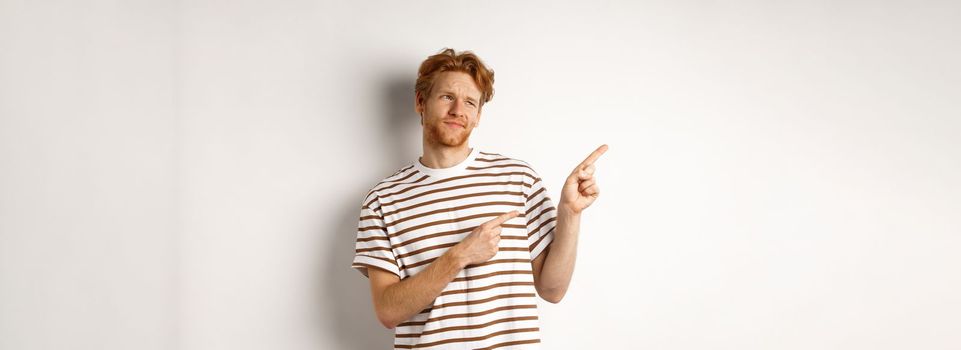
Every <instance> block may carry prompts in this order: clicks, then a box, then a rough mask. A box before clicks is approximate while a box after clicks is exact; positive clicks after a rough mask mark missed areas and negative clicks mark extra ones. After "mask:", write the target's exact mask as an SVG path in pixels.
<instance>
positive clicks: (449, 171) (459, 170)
mask: <svg viewBox="0 0 961 350" xmlns="http://www.w3.org/2000/svg"><path fill="white" fill-rule="evenodd" d="M479 154H480V151H479V150H478V148H477V147H473V148H471V152H470V154H468V155H467V158H464V160H462V161H461V162H460V163H457V164H456V165H454V166H451V167H449V168H440V169H434V168H428V167H427V166H426V165H424V164H421V163H420V158H418V159H415V160H414V168H415V169H417V171H420V172H422V173H424V174H427V175H429V176H430V177H436V178H447V177H451V176H457V175H461V174H463V173H465V172H467V167H468V166H469V165H471V164H473V163H474V159H475V158H477V156H478V155H479Z"/></svg>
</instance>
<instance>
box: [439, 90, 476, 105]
mask: <svg viewBox="0 0 961 350" xmlns="http://www.w3.org/2000/svg"><path fill="white" fill-rule="evenodd" d="M440 93H442V94H448V95H457V94H455V93H454V92H453V91H450V90H444V91H441V92H440ZM467 100H468V101H471V102H477V99H476V98H473V97H470V96H467Z"/></svg>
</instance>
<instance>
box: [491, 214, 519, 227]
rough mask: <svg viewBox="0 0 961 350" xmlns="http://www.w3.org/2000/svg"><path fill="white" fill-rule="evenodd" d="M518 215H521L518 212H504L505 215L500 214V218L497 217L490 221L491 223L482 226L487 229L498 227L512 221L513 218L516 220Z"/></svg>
mask: <svg viewBox="0 0 961 350" xmlns="http://www.w3.org/2000/svg"><path fill="white" fill-rule="evenodd" d="M518 215H521V213H520V212H519V211H517V210H511V211H509V212H506V213H504V214H501V216H498V217H496V218H494V219H492V220H491V221H488V222H485V223H484V225H487V226H488V227H496V226H500V225H501V224H503V223H504V222H505V221H507V220H510V219H513V218H516V217H517V216H518Z"/></svg>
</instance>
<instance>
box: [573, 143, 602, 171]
mask: <svg viewBox="0 0 961 350" xmlns="http://www.w3.org/2000/svg"><path fill="white" fill-rule="evenodd" d="M604 152H607V144H603V145H601V147H598V148H597V149H596V150H594V152H592V153H591V155H589V156H587V159H584V161H583V162H581V165H579V166H578V167H577V168H578V169H584V167H586V166H588V165H591V164H594V161H595V160H597V158H600V157H601V155H602V154H604Z"/></svg>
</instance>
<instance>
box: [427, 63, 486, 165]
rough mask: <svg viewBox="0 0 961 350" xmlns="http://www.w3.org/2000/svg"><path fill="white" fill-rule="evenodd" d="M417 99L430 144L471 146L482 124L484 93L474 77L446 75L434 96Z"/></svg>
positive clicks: (455, 74)
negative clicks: (468, 142) (481, 101)
mask: <svg viewBox="0 0 961 350" xmlns="http://www.w3.org/2000/svg"><path fill="white" fill-rule="evenodd" d="M420 97H421V96H417V103H416V110H417V112H418V113H423V118H421V125H423V126H424V136H425V138H426V141H427V142H429V143H431V144H434V145H444V146H448V147H457V146H460V145H463V144H464V143H465V142H467V139H468V138H469V137H470V133H471V131H473V130H474V128H475V127H477V125H478V123H479V122H480V98H481V92H480V89H478V88H477V84H475V83H474V79H473V78H471V76H470V75H468V74H467V73H463V72H444V73H441V74H440V75H438V77H437V80H435V81H434V87H433V89H432V90H431V92H430V96H425V97H423V98H420Z"/></svg>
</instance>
